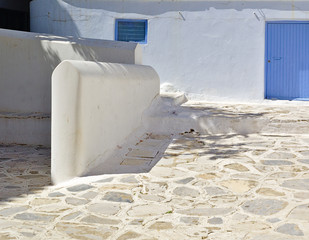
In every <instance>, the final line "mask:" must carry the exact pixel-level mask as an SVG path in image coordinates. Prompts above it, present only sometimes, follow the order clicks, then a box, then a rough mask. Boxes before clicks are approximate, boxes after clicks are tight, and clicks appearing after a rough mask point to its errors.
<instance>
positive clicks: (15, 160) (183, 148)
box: [0, 107, 309, 240]
mask: <svg viewBox="0 0 309 240" xmlns="http://www.w3.org/2000/svg"><path fill="white" fill-rule="evenodd" d="M301 109H302V110H303V108H301ZM304 109H308V107H304ZM225 110H226V108H225ZM234 111H235V110H234ZM290 111H296V112H294V113H293V112H290ZM307 112H308V114H309V111H307ZM287 113H289V114H287ZM268 114H270V113H268ZM284 114H286V115H288V116H290V118H293V117H295V116H296V114H300V113H299V111H298V110H297V108H294V110H293V109H292V108H291V109H289V110H287V111H285V112H284ZM305 114H306V112H305V111H303V112H301V115H302V117H303V119H306V118H305V116H304V115H305ZM278 115H280V112H276V111H274V112H273V116H274V118H276V119H278ZM275 116H276V117H275ZM280 116H282V115H280ZM295 124H296V123H295ZM302 124H303V122H302ZM277 128H278V129H279V125H277ZM306 133H308V135H307V134H306ZM308 143H309V132H305V131H304V132H303V133H302V134H293V133H289V134H287V133H286V134H285V133H282V132H277V133H274V132H272V133H255V134H247V135H240V134H215V135H208V134H199V133H197V132H194V131H193V132H189V133H181V134H176V135H155V134H149V135H147V136H145V137H144V138H143V139H142V140H141V141H140V142H139V143H138V144H137V145H136V146H135V147H134V148H133V149H129V150H128V153H127V154H126V156H124V158H123V160H122V161H121V166H131V167H132V168H138V169H139V171H138V173H135V174H134V173H122V174H105V175H99V176H94V177H86V178H79V179H77V180H75V181H71V182H69V183H67V184H66V185H62V186H51V185H50V149H47V148H42V147H31V146H4V145H1V146H0V239H118V240H121V239H144V240H146V239H149V240H150V239H160V240H161V239H177V240H179V239H211V240H221V239H222V240H223V239H224V240H227V239H228V240H294V239H304V240H306V239H309V168H308V167H309V147H308ZM121 166H119V167H121ZM149 168H151V170H150V171H149V172H148V169H149ZM143 169H144V171H143Z"/></svg>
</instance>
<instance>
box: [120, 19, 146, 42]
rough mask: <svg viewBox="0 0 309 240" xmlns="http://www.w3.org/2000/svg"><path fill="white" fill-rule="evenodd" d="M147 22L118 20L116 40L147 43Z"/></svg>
mask: <svg viewBox="0 0 309 240" xmlns="http://www.w3.org/2000/svg"><path fill="white" fill-rule="evenodd" d="M147 25H148V24H147V20H141V19H116V24H115V40H116V41H124V42H138V43H147Z"/></svg>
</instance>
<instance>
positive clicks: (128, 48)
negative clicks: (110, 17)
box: [0, 29, 141, 113]
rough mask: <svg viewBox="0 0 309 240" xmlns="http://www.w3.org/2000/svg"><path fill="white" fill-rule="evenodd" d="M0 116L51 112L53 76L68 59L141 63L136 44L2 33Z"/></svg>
mask: <svg viewBox="0 0 309 240" xmlns="http://www.w3.org/2000/svg"><path fill="white" fill-rule="evenodd" d="M0 56H1V57H0V75H1V80H0V112H1V111H2V112H3V111H7V112H43V113H50V110H51V93H50V92H51V74H52V71H53V70H54V68H55V67H56V66H57V65H58V64H59V63H60V62H61V61H62V60H66V59H73V60H74V59H75V60H92V61H109V62H119V63H131V64H135V63H137V64H138V63H141V50H140V49H139V47H138V45H137V44H135V43H121V42H112V41H104V40H85V39H74V38H67V37H56V36H50V35H44V34H35V33H26V32H18V31H11V30H4V29H0Z"/></svg>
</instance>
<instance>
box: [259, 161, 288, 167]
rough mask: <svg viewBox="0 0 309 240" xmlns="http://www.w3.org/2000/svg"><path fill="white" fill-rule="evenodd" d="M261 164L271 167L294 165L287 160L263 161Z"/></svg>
mask: <svg viewBox="0 0 309 240" xmlns="http://www.w3.org/2000/svg"><path fill="white" fill-rule="evenodd" d="M262 163H263V164H264V165H273V166H281V165H292V164H294V163H293V162H291V161H287V160H263V161H262Z"/></svg>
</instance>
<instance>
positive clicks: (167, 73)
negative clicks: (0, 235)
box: [31, 0, 309, 101]
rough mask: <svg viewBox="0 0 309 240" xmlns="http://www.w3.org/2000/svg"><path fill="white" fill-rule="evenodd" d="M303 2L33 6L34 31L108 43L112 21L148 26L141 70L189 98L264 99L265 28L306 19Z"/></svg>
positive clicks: (71, 0)
mask: <svg viewBox="0 0 309 240" xmlns="http://www.w3.org/2000/svg"><path fill="white" fill-rule="evenodd" d="M308 16H309V1H301V0H284V1H283V0H273V1H268V0H265V1H255V0H246V1H245V0H229V1H224V0H218V1H215V0H196V1H189V0H165V1H162V0H151V1H149V0H113V1H111V0H79V1H75V0H58V1H50V0H34V1H32V3H31V29H32V30H33V31H39V32H47V33H54V34H59V35H74V36H81V37H88V38H99V39H109V40H114V32H115V19H116V18H125V19H148V42H147V44H144V45H142V48H143V64H146V65H151V66H153V67H154V68H155V69H156V71H157V72H158V74H159V76H160V79H161V82H162V83H164V82H170V83H172V84H173V85H174V86H175V87H176V88H178V89H180V90H182V91H185V92H187V93H190V96H191V97H201V98H205V99H211V100H215V99H219V100H224V99H226V100H231V99H234V100H243V101H248V100H261V99H263V98H264V52H265V51H264V49H265V48H264V45H265V22H266V21H271V20H308Z"/></svg>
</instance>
